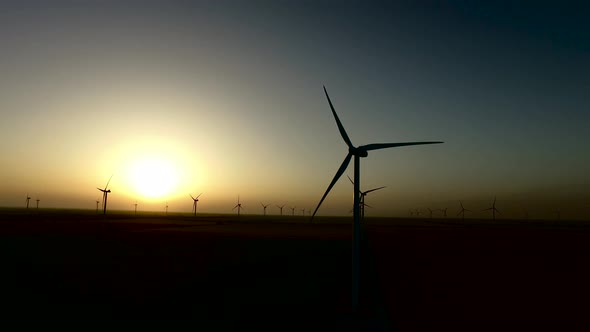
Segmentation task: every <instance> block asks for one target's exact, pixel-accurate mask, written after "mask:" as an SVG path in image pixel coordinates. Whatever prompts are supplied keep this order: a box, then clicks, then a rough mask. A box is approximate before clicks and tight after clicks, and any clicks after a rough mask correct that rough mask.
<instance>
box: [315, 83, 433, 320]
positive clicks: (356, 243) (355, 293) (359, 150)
mask: <svg viewBox="0 0 590 332" xmlns="http://www.w3.org/2000/svg"><path fill="white" fill-rule="evenodd" d="M324 93H325V94H326V98H327V99H328V104H330V109H331V110H332V115H334V119H335V120H336V125H337V126H338V130H339V131H340V135H341V136H342V139H343V140H344V142H345V143H346V145H347V146H348V154H347V155H346V157H345V158H344V161H343V162H342V164H341V165H340V168H339V169H338V171H337V172H336V175H335V176H334V178H333V179H332V182H330V185H329V186H328V189H327V190H326V192H325V193H324V196H322V199H321V200H320V202H319V203H318V206H317V207H316V209H315V211H314V212H313V215H312V218H313V217H314V216H315V214H316V213H317V211H318V209H319V208H320V206H321V205H322V202H323V201H324V199H325V198H326V196H327V195H328V193H329V192H330V190H331V189H332V187H333V186H334V184H335V183H336V182H337V181H338V179H339V178H340V176H342V174H343V173H344V172H345V171H346V168H347V167H348V164H349V163H350V159H352V157H353V156H354V191H353V193H354V201H353V207H354V213H353V216H354V217H353V218H354V223H353V235H352V309H353V310H354V311H356V310H357V308H358V301H359V260H360V197H359V196H360V195H359V193H360V183H361V179H360V165H361V163H360V158H364V157H367V156H368V155H369V151H372V150H380V149H386V148H393V147H399V146H407V145H421V144H437V143H443V142H438V141H437V142H403V143H373V144H367V145H361V146H358V147H355V146H354V145H353V144H352V142H351V140H350V138H348V134H347V133H346V130H344V127H343V126H342V123H341V122H340V119H339V118H338V115H337V114H336V111H335V110H334V106H333V105H332V101H331V100H330V96H328V91H327V90H326V87H325V86H324Z"/></svg>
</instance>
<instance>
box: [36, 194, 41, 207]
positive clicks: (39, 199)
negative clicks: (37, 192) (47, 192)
mask: <svg viewBox="0 0 590 332" xmlns="http://www.w3.org/2000/svg"><path fill="white" fill-rule="evenodd" d="M36 201H37V210H39V201H40V199H39V197H37V200H36Z"/></svg>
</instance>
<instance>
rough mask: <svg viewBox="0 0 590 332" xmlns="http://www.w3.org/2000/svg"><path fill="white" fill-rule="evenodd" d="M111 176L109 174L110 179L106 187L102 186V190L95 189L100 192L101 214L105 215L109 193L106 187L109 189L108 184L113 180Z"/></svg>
mask: <svg viewBox="0 0 590 332" xmlns="http://www.w3.org/2000/svg"><path fill="white" fill-rule="evenodd" d="M113 175H114V174H111V177H110V178H109V180H108V181H107V185H106V186H104V189H100V188H96V189H98V190H100V191H102V214H106V213H107V198H108V195H109V193H110V192H111V190H110V189H108V187H109V183H110V182H111V179H112V178H113Z"/></svg>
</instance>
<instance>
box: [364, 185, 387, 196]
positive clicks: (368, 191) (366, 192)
mask: <svg viewBox="0 0 590 332" xmlns="http://www.w3.org/2000/svg"><path fill="white" fill-rule="evenodd" d="M383 188H386V187H385V186H384V187H379V188H375V189H371V190H367V191H365V192H364V194H365V195H366V194H368V193H370V192H372V191H375V190H379V189H383Z"/></svg>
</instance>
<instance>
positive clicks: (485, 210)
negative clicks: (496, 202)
mask: <svg viewBox="0 0 590 332" xmlns="http://www.w3.org/2000/svg"><path fill="white" fill-rule="evenodd" d="M488 210H493V208H487V209H483V210H482V211H488Z"/></svg>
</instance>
